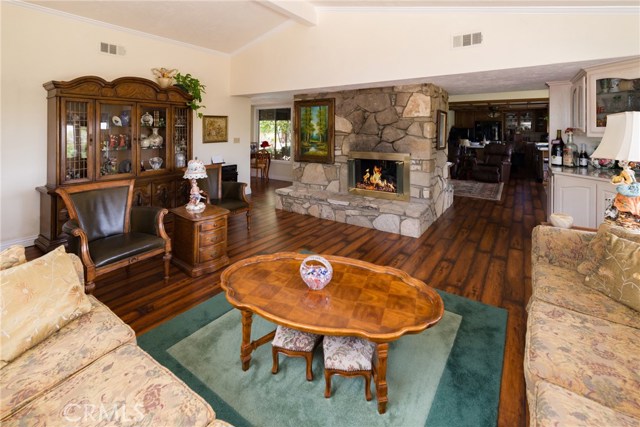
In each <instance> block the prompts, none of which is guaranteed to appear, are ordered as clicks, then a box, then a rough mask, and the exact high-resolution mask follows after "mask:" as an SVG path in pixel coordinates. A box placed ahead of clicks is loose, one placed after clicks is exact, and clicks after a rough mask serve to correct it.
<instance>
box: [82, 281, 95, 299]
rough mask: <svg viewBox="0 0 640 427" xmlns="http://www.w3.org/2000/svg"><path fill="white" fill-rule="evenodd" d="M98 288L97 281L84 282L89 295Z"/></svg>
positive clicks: (85, 290)
mask: <svg viewBox="0 0 640 427" xmlns="http://www.w3.org/2000/svg"><path fill="white" fill-rule="evenodd" d="M95 290H96V282H94V281H93V280H92V281H90V282H86V283H85V284H84V292H85V293H86V294H88V295H92V294H93V291H95Z"/></svg>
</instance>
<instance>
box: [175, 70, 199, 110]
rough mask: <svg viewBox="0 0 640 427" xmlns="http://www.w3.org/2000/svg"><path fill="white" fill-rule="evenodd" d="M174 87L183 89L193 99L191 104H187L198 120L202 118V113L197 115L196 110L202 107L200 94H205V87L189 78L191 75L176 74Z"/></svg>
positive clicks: (194, 79) (196, 80)
mask: <svg viewBox="0 0 640 427" xmlns="http://www.w3.org/2000/svg"><path fill="white" fill-rule="evenodd" d="M174 78H175V80H176V86H180V87H181V88H182V89H184V90H185V91H186V92H187V93H188V94H189V95H191V96H192V97H193V99H192V100H191V102H190V103H189V108H191V109H192V110H193V111H195V112H196V113H197V115H198V118H200V119H201V118H202V113H199V112H198V110H199V109H200V108H202V107H204V105H200V103H201V102H202V94H203V93H206V92H205V90H204V89H205V86H204V85H203V84H201V83H200V80H198V79H196V78H195V77H193V76H191V74H188V73H187V74H182V73H178V74H176V75H175V77H174Z"/></svg>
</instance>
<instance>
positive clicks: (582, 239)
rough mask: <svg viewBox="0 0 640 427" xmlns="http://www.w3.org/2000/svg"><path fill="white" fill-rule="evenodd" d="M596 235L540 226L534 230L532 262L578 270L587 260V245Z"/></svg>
mask: <svg viewBox="0 0 640 427" xmlns="http://www.w3.org/2000/svg"><path fill="white" fill-rule="evenodd" d="M594 236H595V233H592V232H588V231H577V230H568V229H564V228H556V227H547V226H538V227H535V228H534V229H533V233H532V241H533V242H535V243H534V244H533V245H532V247H531V260H532V262H533V264H536V263H540V262H544V263H548V264H552V265H557V266H559V267H565V268H571V269H574V270H575V269H577V267H578V265H579V264H580V263H582V262H583V261H584V260H585V259H586V258H587V256H588V255H587V254H588V252H587V245H588V243H589V242H590V241H591V240H592V239H593V237H594Z"/></svg>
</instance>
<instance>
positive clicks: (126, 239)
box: [89, 232, 164, 267]
mask: <svg viewBox="0 0 640 427" xmlns="http://www.w3.org/2000/svg"><path fill="white" fill-rule="evenodd" d="M163 247H164V239H163V238H162V237H157V236H154V235H151V234H146V233H137V232H132V233H126V234H116V235H115V236H109V237H105V238H104V239H99V240H95V241H93V242H91V243H89V252H90V253H91V258H92V259H93V262H94V264H95V265H96V267H100V266H103V265H107V264H111V263H114V262H116V261H120V260H121V259H126V258H128V257H130V256H134V255H137V254H141V253H144V252H148V251H150V250H153V249H162V248H163Z"/></svg>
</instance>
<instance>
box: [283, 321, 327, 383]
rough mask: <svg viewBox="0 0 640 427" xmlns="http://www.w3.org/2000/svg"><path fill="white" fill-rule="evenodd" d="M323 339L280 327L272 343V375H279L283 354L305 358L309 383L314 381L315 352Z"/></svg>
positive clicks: (320, 336) (319, 336)
mask: <svg viewBox="0 0 640 427" xmlns="http://www.w3.org/2000/svg"><path fill="white" fill-rule="evenodd" d="M321 338H322V335H316V334H312V333H309V332H302V331H298V330H296V329H291V328H287V327H286V326H280V325H278V328H277V329H276V335H275V336H274V337H273V341H272V342H271V354H272V355H273V368H271V373H272V374H277V373H278V369H279V366H278V353H282V354H286V355H287V356H292V357H304V358H305V360H306V361H307V381H311V380H313V372H312V371H311V368H312V361H313V350H314V349H315V348H316V346H317V345H318V344H319V343H320V339H321Z"/></svg>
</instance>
